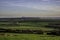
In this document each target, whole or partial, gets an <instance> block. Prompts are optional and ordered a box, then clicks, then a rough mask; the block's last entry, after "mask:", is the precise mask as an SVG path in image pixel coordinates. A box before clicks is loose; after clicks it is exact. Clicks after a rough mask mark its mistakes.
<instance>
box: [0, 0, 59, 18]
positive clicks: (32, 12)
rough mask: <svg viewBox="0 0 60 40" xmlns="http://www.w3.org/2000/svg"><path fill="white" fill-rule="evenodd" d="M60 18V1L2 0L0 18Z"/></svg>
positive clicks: (0, 2)
mask: <svg viewBox="0 0 60 40" xmlns="http://www.w3.org/2000/svg"><path fill="white" fill-rule="evenodd" d="M46 16H47V17H49V16H52V17H57V16H59V17H60V0H0V17H46Z"/></svg>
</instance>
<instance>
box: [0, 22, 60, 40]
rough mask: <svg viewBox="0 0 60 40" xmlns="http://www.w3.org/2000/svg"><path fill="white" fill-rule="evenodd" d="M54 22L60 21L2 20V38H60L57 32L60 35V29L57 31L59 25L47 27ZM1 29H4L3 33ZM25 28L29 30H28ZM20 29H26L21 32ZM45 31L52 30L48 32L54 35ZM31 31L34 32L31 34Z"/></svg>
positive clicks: (11, 39) (40, 39) (39, 39)
mask: <svg viewBox="0 0 60 40" xmlns="http://www.w3.org/2000/svg"><path fill="white" fill-rule="evenodd" d="M52 23H60V22H58V21H56V22H50V21H49V22H47V21H19V22H15V21H10V22H0V40H60V36H57V34H58V35H60V34H59V32H60V31H58V33H57V32H56V30H57V29H58V27H46V26H48V25H50V24H52ZM1 28H2V29H1ZM1 30H4V31H3V32H2V33H1ZM25 30H27V32H26V31H25ZM36 30H39V31H36ZM54 30H55V31H54ZM20 31H25V33H24V32H22V33H20ZM41 31H42V32H43V33H42V34H40V33H39V32H41ZM45 31H52V32H51V33H48V34H52V35H47V32H46V33H45ZM12 32H13V33H12ZM28 32H29V33H28ZM30 32H32V33H31V34H30ZM54 33H56V34H54Z"/></svg>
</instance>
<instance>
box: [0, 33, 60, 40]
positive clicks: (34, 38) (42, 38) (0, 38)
mask: <svg viewBox="0 0 60 40" xmlns="http://www.w3.org/2000/svg"><path fill="white" fill-rule="evenodd" d="M0 40H60V36H51V35H38V34H12V33H5V35H0Z"/></svg>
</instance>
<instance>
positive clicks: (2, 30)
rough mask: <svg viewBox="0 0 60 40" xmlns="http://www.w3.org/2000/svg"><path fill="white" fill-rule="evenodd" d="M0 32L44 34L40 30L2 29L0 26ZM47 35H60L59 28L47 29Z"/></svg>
mask: <svg viewBox="0 0 60 40" xmlns="http://www.w3.org/2000/svg"><path fill="white" fill-rule="evenodd" d="M0 33H20V34H44V31H42V30H18V29H4V28H0ZM46 34H47V35H57V36H60V31H59V30H52V31H47V33H46Z"/></svg>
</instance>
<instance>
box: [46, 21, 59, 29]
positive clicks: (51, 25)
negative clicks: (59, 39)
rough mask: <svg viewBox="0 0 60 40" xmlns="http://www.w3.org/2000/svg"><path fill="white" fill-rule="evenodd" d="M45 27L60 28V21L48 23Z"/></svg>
mask: <svg viewBox="0 0 60 40" xmlns="http://www.w3.org/2000/svg"><path fill="white" fill-rule="evenodd" d="M45 27H49V28H55V29H56V28H57V29H60V22H57V23H49V24H48V25H46V26H45Z"/></svg>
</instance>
